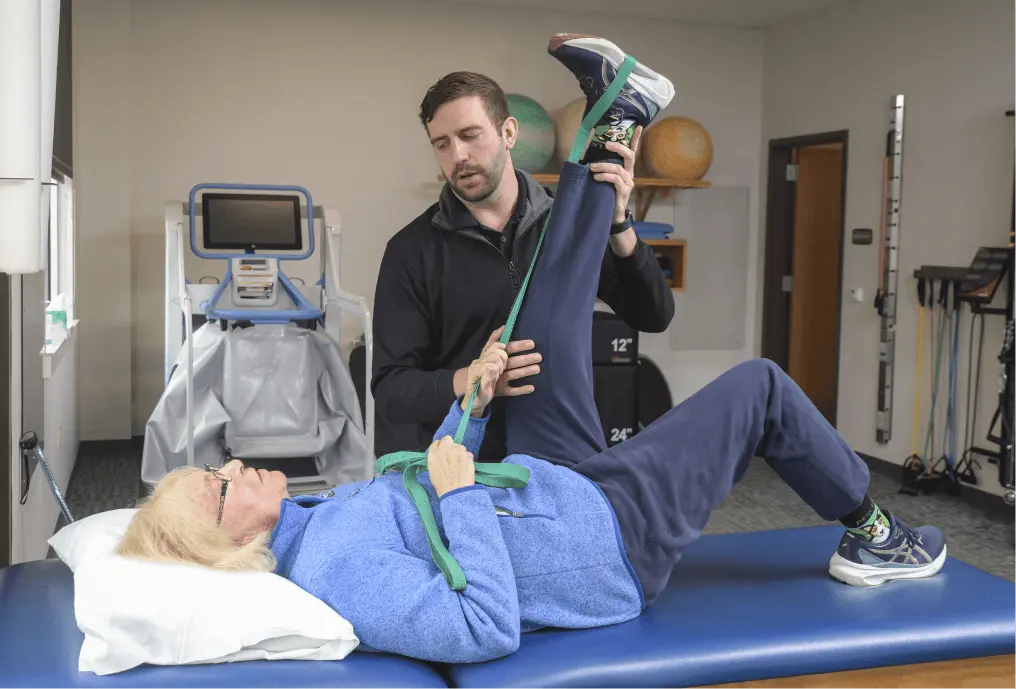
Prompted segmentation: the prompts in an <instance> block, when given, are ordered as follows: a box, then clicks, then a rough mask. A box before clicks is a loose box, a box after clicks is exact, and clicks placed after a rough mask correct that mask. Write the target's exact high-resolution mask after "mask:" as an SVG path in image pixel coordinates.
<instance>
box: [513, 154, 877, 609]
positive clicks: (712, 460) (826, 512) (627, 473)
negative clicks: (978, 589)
mask: <svg viewBox="0 0 1016 689" xmlns="http://www.w3.org/2000/svg"><path fill="white" fill-rule="evenodd" d="M614 198H615V190H614V186H613V185H612V184H609V183H603V182H597V181H595V180H594V179H593V174H592V173H591V172H590V170H589V168H588V167H587V166H585V165H580V164H572V163H566V164H565V165H564V167H563V169H562V171H561V177H560V182H559V186H558V193H557V195H556V199H555V201H554V207H553V210H552V215H551V220H550V224H549V226H548V228H547V235H546V238H545V240H544V244H543V248H542V249H541V253H540V256H539V258H538V261H537V267H536V269H535V270H534V273H533V277H532V281H531V283H530V285H529V289H528V292H527V294H526V298H525V301H524V303H523V307H522V309H521V311H520V313H519V319H518V321H517V323H516V327H515V330H514V332H513V334H512V339H513V340H521V339H531V340H533V341H534V342H535V343H536V351H538V352H540V353H541V354H542V355H543V361H542V363H541V371H540V373H539V375H537V376H535V377H533V378H532V379H530V380H527V381H526V382H527V383H529V382H531V383H532V384H533V385H534V386H535V392H533V393H532V394H529V395H524V396H521V397H513V398H509V399H508V404H507V443H508V452H509V453H510V454H516V453H520V454H527V455H530V456H533V457H539V458H541V459H545V460H547V461H549V462H553V463H555V464H559V465H564V466H569V467H571V468H572V469H574V470H575V471H577V472H579V473H581V474H583V475H585V476H587V477H588V478H590V479H592V480H593V481H595V482H596V483H597V484H598V485H599V486H600V487H601V488H602V489H603V491H604V493H606V495H607V497H608V499H609V500H610V502H611V504H612V505H613V507H614V511H615V512H616V514H617V519H618V523H619V525H620V529H621V535H622V539H623V540H624V545H625V550H626V552H627V554H628V558H629V560H630V561H631V564H632V566H633V567H634V568H635V571H636V573H637V574H638V577H639V580H640V582H641V583H642V587H643V589H644V593H645V597H646V601H647V602H651V601H652V600H653V599H655V598H656V596H657V595H658V594H659V593H660V591H661V590H662V589H663V587H664V586H665V585H666V583H667V580H668V579H669V578H670V574H671V571H672V570H673V568H674V566H675V565H676V564H677V563H678V561H679V560H680V558H681V554H682V552H683V550H684V548H685V547H686V546H687V545H688V544H690V543H692V542H693V541H694V540H695V539H697V538H698V537H699V535H700V534H701V533H702V530H703V529H704V528H705V526H706V522H707V521H708V520H709V516H710V513H711V512H712V510H713V509H715V508H716V506H717V505H718V504H719V503H720V501H721V500H722V499H723V498H724V497H725V496H726V495H727V494H728V493H729V492H730V491H731V489H732V488H733V487H734V485H735V484H736V483H737V482H738V481H739V480H740V479H741V477H742V476H743V475H744V472H745V470H746V469H747V468H748V463H749V462H750V461H751V460H752V459H753V458H755V457H761V458H764V459H765V460H766V462H767V463H768V464H769V466H770V467H772V468H773V470H775V471H776V473H777V474H779V475H780V477H781V478H782V479H783V480H784V481H786V483H787V484H789V485H790V487H791V488H792V489H793V490H794V491H795V492H796V493H797V494H798V495H799V496H800V497H801V498H802V499H803V500H804V501H805V502H806V503H807V504H808V505H809V506H811V508H812V509H814V510H815V512H816V513H818V514H819V515H820V516H821V517H822V518H824V519H827V520H829V521H834V520H837V519H840V518H841V517H843V516H845V515H847V514H849V513H850V512H852V511H853V510H855V509H856V508H857V507H858V506H860V504H861V502H862V501H863V499H864V496H865V493H866V492H867V490H868V481H869V474H868V468H867V466H866V465H865V464H864V462H862V461H861V459H860V458H859V457H858V456H857V455H856V454H855V453H854V452H853V451H852V450H851V449H850V447H849V446H848V445H847V443H846V442H845V441H844V440H843V438H841V437H840V436H839V434H838V433H837V432H836V430H835V429H834V428H833V427H832V426H831V425H830V424H829V423H828V422H827V421H826V419H825V417H823V416H822V414H821V413H820V412H819V411H818V409H816V408H815V406H814V405H813V404H812V403H811V401H810V400H809V399H808V398H807V397H806V396H805V394H804V393H803V392H802V391H801V389H800V388H799V387H798V386H797V385H796V384H795V383H794V382H793V381H792V380H791V379H790V378H789V377H788V376H787V375H786V374H785V373H784V372H783V371H782V369H780V368H779V367H778V366H776V365H775V364H773V363H772V362H770V361H766V360H754V361H748V362H746V363H743V364H740V365H738V366H736V367H734V368H732V369H731V370H729V371H727V372H726V373H724V374H723V375H721V376H720V377H719V378H717V379H716V380H714V381H713V382H712V383H710V384H709V385H707V386H705V387H704V388H702V389H701V390H699V391H698V392H697V393H696V394H694V395H692V396H691V397H689V398H688V399H687V400H685V401H684V402H682V403H681V404H680V405H678V406H677V407H675V408H674V409H672V410H670V411H669V412H667V413H666V414H664V415H663V416H661V417H660V418H659V419H657V420H656V421H655V422H654V423H652V424H651V425H649V426H648V427H646V428H644V429H642V430H641V431H640V432H639V433H637V434H636V435H635V436H634V437H633V438H631V439H629V440H626V441H624V442H623V443H621V444H619V445H616V446H614V447H612V448H610V449H607V448H606V442H605V439H604V435H603V430H602V428H601V426H600V421H599V415H598V413H597V409H596V403H595V401H594V398H593V366H592V355H591V351H590V350H591V339H592V337H591V335H592V318H593V306H594V302H595V299H596V289H597V280H598V276H599V266H600V263H601V261H602V260H603V254H604V251H605V250H606V248H607V239H608V236H609V232H610V223H611V219H612V215H613V205H614ZM773 509H779V505H773Z"/></svg>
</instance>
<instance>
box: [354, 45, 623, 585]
mask: <svg viewBox="0 0 1016 689" xmlns="http://www.w3.org/2000/svg"><path fill="white" fill-rule="evenodd" d="M634 67H635V58H633V57H631V56H630V55H628V56H626V57H625V59H624V63H623V64H622V65H621V68H620V69H619V70H618V72H617V76H615V77H614V79H613V81H611V83H610V86H608V87H607V90H606V91H605V92H604V93H603V95H602V96H600V98H599V100H597V101H596V103H595V104H594V105H593V107H592V109H591V110H590V111H589V113H588V114H587V115H586V116H585V117H584V118H583V120H582V124H581V125H579V130H578V132H577V133H576V134H575V143H574V144H572V149H571V154H570V155H569V156H568V162H570V163H577V162H578V161H579V160H580V159H581V157H582V153H583V151H584V149H585V144H586V141H587V140H588V139H589V134H590V132H591V131H592V129H593V127H594V126H596V123H597V122H599V120H600V118H601V117H603V114H604V113H605V112H607V108H609V107H610V104H611V103H613V102H614V99H615V98H617V96H618V94H620V93H621V89H622V88H623V87H624V84H625V82H626V81H627V80H628V75H629V74H631V72H632V69H634ZM553 212H554V208H553V206H551V209H550V212H548V213H547V219H546V221H545V222H544V223H543V230H542V231H541V232H540V239H539V242H538V243H537V245H536V252H535V253H534V254H533V260H532V262H531V263H530V264H529V270H528V271H527V272H526V278H525V280H524V281H523V282H522V287H521V288H520V289H519V294H518V296H517V297H515V303H514V304H512V310H511V313H510V314H509V316H508V321H507V322H506V323H505V327H504V332H503V334H502V335H501V339H500V342H501V344H504V345H507V344H508V342H509V341H510V340H511V334H512V330H513V329H514V328H515V321H516V319H517V318H518V315H519V310H520V309H521V308H522V300H523V298H524V296H525V294H526V288H527V287H528V286H529V279H530V278H531V277H532V275H533V269H534V268H535V267H536V259H537V257H538V256H539V255H540V248H541V247H542V246H543V238H544V236H546V234H547V227H548V226H549V225H550V218H551V215H552V214H553ZM479 388H480V384H479V381H477V383H476V384H475V385H474V386H473V390H472V392H471V393H470V394H469V401H468V403H467V404H466V405H465V406H466V409H470V410H471V409H472V408H473V402H474V401H475V400H476V393H477V392H478V391H479ZM469 418H470V413H469V412H464V413H463V414H462V420H461V421H460V422H459V427H458V430H457V431H456V432H455V442H456V443H459V444H461V443H462V439H463V438H464V437H465V435H466V426H467V425H468V424H469ZM474 468H475V481H476V483H479V484H483V485H485V486H493V487H495V488H522V487H524V486H525V485H526V484H527V483H528V482H529V470H528V469H526V468H525V467H521V466H519V465H517V464H490V463H486V462H480V463H474ZM391 470H397V471H401V472H402V484H403V485H404V486H405V487H406V491H407V492H408V493H409V495H410V497H412V499H413V503H414V504H415V505H416V509H417V511H418V512H419V513H420V518H421V519H422V520H423V528H424V530H425V531H426V532H427V542H428V544H429V545H430V552H431V555H432V556H433V558H434V562H436V563H437V566H438V567H439V568H440V569H441V571H442V572H443V573H444V575H445V579H447V580H448V584H449V586H451V588H452V590H454V591H463V590H465V588H466V576H465V574H463V573H462V568H461V567H459V563H458V562H456V561H455V558H454V557H452V554H451V553H450V552H448V548H446V547H445V545H444V543H442V541H441V537H440V534H439V533H438V529H437V521H436V520H435V519H434V512H433V510H432V509H431V507H430V499H429V498H428V496H427V491H426V489H425V488H424V487H423V486H421V485H420V482H419V480H418V479H417V474H419V473H420V472H423V471H426V470H427V453H426V452H410V451H403V452H393V453H391V454H387V455H384V456H382V457H380V458H378V460H377V462H375V463H374V471H376V472H377V473H378V474H384V473H385V472H386V471H391Z"/></svg>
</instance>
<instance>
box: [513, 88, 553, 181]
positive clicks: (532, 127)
mask: <svg viewBox="0 0 1016 689" xmlns="http://www.w3.org/2000/svg"><path fill="white" fill-rule="evenodd" d="M508 112H509V113H511V116H512V117H514V118H515V119H516V120H518V121H519V133H518V136H517V137H516V139H515V148H513V149H512V152H511V153H512V163H514V165H515V167H516V168H518V169H520V170H525V171H526V172H540V171H542V170H543V169H545V168H546V167H547V165H548V164H549V163H550V159H551V157H552V156H553V155H554V146H555V144H556V143H557V135H556V133H555V131H554V120H553V119H551V117H550V113H548V112H547V110H546V109H545V108H544V107H543V106H542V105H540V104H539V103H537V102H536V101H535V100H533V99H532V98H529V97H528V96H522V95H519V94H517V93H509V94H508Z"/></svg>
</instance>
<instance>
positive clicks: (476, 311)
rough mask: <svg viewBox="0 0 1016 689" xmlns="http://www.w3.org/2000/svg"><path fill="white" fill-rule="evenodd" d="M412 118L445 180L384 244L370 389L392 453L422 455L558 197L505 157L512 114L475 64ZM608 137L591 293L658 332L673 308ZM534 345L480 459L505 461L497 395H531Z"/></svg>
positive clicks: (435, 90) (517, 366) (522, 353)
mask: <svg viewBox="0 0 1016 689" xmlns="http://www.w3.org/2000/svg"><path fill="white" fill-rule="evenodd" d="M577 76H579V81H580V83H581V85H582V87H583V89H584V90H586V89H592V90H594V91H595V90H596V89H598V88H599V89H602V88H604V87H605V84H603V83H602V82H599V83H594V82H595V78H596V74H595V73H593V74H592V75H591V76H589V77H586V76H584V75H577ZM672 95H673V94H672V92H671V93H670V94H669V96H670V97H672ZM593 100H594V101H595V99H593ZM663 100H664V102H654V103H652V104H651V107H654V108H658V109H662V108H663V107H666V105H667V102H669V97H666V98H664V99H663ZM652 114H653V115H655V112H653V113H652ZM650 119H651V118H650ZM420 121H421V123H422V124H423V126H424V129H425V131H426V132H427V135H428V137H429V140H430V142H431V145H432V147H433V150H434V155H435V158H436V160H437V162H438V165H439V166H440V168H441V171H442V173H443V174H444V177H445V179H446V180H447V181H446V184H445V186H444V188H443V190H442V192H441V195H440V198H439V200H438V202H437V203H436V204H434V205H433V206H431V207H430V208H428V209H427V210H426V211H424V212H423V213H422V214H421V215H420V216H418V217H417V218H416V219H415V220H413V221H412V222H411V223H409V225H407V226H406V227H404V228H403V229H402V230H400V231H399V232H398V233H397V234H396V235H395V236H394V237H392V238H391V240H389V242H388V245H387V247H386V249H385V253H384V257H383V258H382V261H381V268H380V271H379V274H378V282H377V289H376V293H375V301H374V361H373V371H372V375H371V390H372V392H373V394H374V399H375V404H376V410H377V414H378V416H379V417H381V419H379V421H380V422H381V423H379V426H380V425H382V424H384V425H387V426H388V427H389V429H390V430H389V432H388V436H389V437H388V440H389V442H390V445H391V446H392V449H398V450H421V451H422V450H425V449H426V448H427V447H428V446H429V445H430V443H431V441H432V439H433V434H434V432H435V431H436V430H437V428H438V426H439V425H440V423H441V421H442V420H443V419H444V417H445V415H446V414H447V411H448V407H449V405H450V404H451V403H452V401H453V400H455V399H456V398H457V397H458V396H461V395H463V394H466V393H467V392H468V390H467V389H466V385H467V383H466V370H467V368H468V366H469V364H470V363H471V362H472V361H473V359H475V358H476V357H477V356H478V353H479V352H480V351H481V350H482V349H483V347H484V345H485V344H486V343H487V342H488V340H489V339H490V338H491V337H492V336H500V328H501V327H502V326H503V325H504V324H505V322H506V321H507V318H508V315H509V313H510V311H511V306H512V303H513V302H514V300H515V297H516V295H517V294H518V291H519V288H520V287H521V284H522V281H523V280H524V279H525V275H526V272H527V271H528V270H529V265H530V263H531V261H532V259H533V256H534V254H535V252H536V246H537V242H538V241H539V237H540V233H541V231H542V229H543V225H544V222H545V220H546V216H547V213H548V212H549V211H550V208H551V205H552V204H553V198H552V197H551V195H550V193H549V190H547V189H546V188H544V187H543V186H541V185H540V184H539V183H537V182H536V181H535V180H534V179H533V177H532V176H531V175H529V174H528V173H526V172H523V171H520V170H516V169H515V168H514V166H513V165H512V160H511V154H510V151H511V149H512V148H513V147H514V145H515V140H516V136H517V134H518V122H517V121H516V120H515V119H514V118H513V117H511V116H510V115H509V112H508V101H507V98H506V96H505V94H504V92H503V91H502V90H501V88H500V87H499V86H498V85H497V83H495V82H494V81H493V80H491V79H489V78H488V77H485V76H483V75H480V74H475V73H471V72H455V73H452V74H449V75H447V76H445V77H443V78H442V79H441V80H440V81H438V82H437V83H436V84H434V86H432V87H431V88H430V89H429V90H428V92H427V94H426V96H425V97H424V99H423V103H422V104H421V106H420ZM616 135H617V131H616V128H615V131H610V132H604V131H602V130H599V129H598V130H597V131H595V132H594V140H593V141H592V142H591V144H590V148H589V150H588V152H587V154H586V161H587V162H592V161H594V160H598V161H603V162H592V165H591V168H592V170H593V172H595V173H596V175H595V176H596V179H598V180H599V181H604V182H610V183H612V184H614V186H615V188H616V190H617V195H616V203H615V207H614V225H613V227H612V229H611V237H610V242H609V248H608V250H607V251H606V252H605V253H604V256H603V261H602V263H601V266H600V276H599V287H598V290H597V296H598V298H599V299H601V300H602V301H603V302H605V303H606V304H607V305H608V306H610V307H611V308H612V309H613V311H614V312H615V313H616V314H617V315H618V316H619V317H620V318H622V319H623V320H624V321H625V322H626V323H627V324H628V325H630V326H631V327H633V328H635V329H637V330H640V331H643V332H662V331H664V330H666V329H667V327H668V326H669V325H670V321H671V319H672V318H673V316H674V301H673V296H672V294H671V291H670V288H669V287H668V286H667V283H666V281H665V279H664V277H663V273H662V271H661V270H660V267H659V265H658V264H657V262H656V259H655V258H654V256H653V253H652V251H651V250H650V248H649V247H648V246H647V245H646V244H645V243H644V242H643V241H642V240H641V239H639V238H638V236H637V234H636V233H635V230H634V229H633V227H632V219H631V213H630V212H629V211H628V210H627V206H628V200H629V198H630V196H631V191H632V188H633V187H634V182H633V168H634V155H631V156H628V157H626V158H624V159H623V161H622V159H621V158H619V157H618V156H616V155H615V156H611V155H610V154H609V153H607V150H606V149H605V147H604V146H605V142H606V141H609V140H610V138H611V137H614V136H616ZM640 135H641V127H640V126H636V125H635V124H634V123H633V124H632V125H631V127H630V128H629V131H628V134H627V136H628V137H629V139H628V140H629V141H630V148H631V150H632V152H633V153H634V152H636V151H637V147H638V139H639V136H640ZM601 139H602V140H601ZM495 332H496V335H492V333H495ZM539 345H540V343H534V342H531V341H516V342H512V343H510V344H509V346H508V354H509V355H511V358H510V359H509V363H508V366H507V368H506V370H505V372H504V374H503V375H502V377H501V379H500V380H499V381H498V388H497V391H498V398H497V399H495V400H494V403H493V404H492V405H491V407H490V413H491V418H490V421H489V422H488V426H487V431H486V435H485V439H484V443H483V446H482V447H481V449H480V452H479V454H478V456H477V457H476V460H477V461H481V462H482V461H494V462H499V461H501V459H503V458H504V456H505V432H504V429H505V398H510V397H516V396H520V395H527V394H531V393H533V392H534V390H535V388H536V386H538V385H539V384H540V375H539V374H540V362H541V356H540V353H539ZM379 451H382V450H381V448H379Z"/></svg>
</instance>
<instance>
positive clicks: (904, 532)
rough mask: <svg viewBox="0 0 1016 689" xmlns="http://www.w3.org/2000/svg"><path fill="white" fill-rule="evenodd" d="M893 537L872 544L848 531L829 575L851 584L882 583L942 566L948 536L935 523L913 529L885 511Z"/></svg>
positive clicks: (931, 572) (929, 573) (928, 574)
mask: <svg viewBox="0 0 1016 689" xmlns="http://www.w3.org/2000/svg"><path fill="white" fill-rule="evenodd" d="M883 514H884V515H886V517H888V519H889V527H890V528H889V538H888V539H886V540H885V541H884V542H882V543H878V544H876V543H872V542H869V541H866V540H865V539H863V538H861V537H860V536H858V535H856V534H854V533H851V532H850V531H848V532H847V533H846V534H844V536H843V538H842V539H841V540H840V545H839V547H838V548H837V549H836V552H835V553H834V554H833V556H832V559H831V560H830V561H829V574H830V575H832V577H833V578H834V579H837V580H838V581H842V582H843V583H845V584H850V585H851V586H879V585H881V584H884V583H886V582H887V581H891V580H893V579H924V578H926V577H931V576H934V575H935V574H937V573H938V571H939V570H940V569H942V565H944V564H945V559H946V547H945V536H943V535H942V532H941V531H939V530H938V529H937V528H935V527H934V526H922V527H920V528H917V529H912V528H911V527H909V526H907V525H906V524H905V523H904V522H903V521H902V520H900V519H897V518H896V517H894V516H893V515H892V514H891V513H890V512H887V511H885V510H883Z"/></svg>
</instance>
